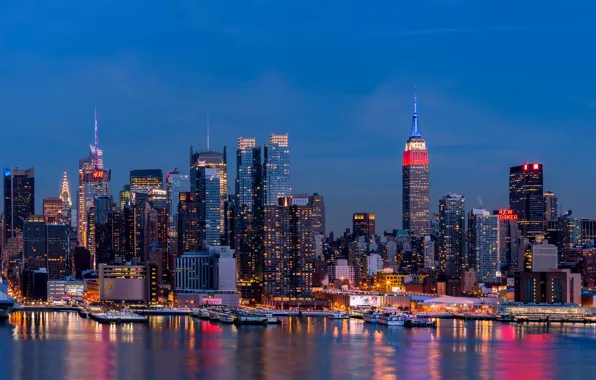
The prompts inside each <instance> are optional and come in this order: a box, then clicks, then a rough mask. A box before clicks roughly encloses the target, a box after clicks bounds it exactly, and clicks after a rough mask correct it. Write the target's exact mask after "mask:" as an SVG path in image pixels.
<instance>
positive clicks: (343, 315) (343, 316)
mask: <svg viewBox="0 0 596 380" xmlns="http://www.w3.org/2000/svg"><path fill="white" fill-rule="evenodd" d="M329 318H333V319H348V318H350V316H349V315H348V314H346V313H342V312H341V311H334V312H333V313H332V314H329Z"/></svg>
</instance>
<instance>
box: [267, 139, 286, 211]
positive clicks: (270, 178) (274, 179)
mask: <svg viewBox="0 0 596 380" xmlns="http://www.w3.org/2000/svg"><path fill="white" fill-rule="evenodd" d="M264 152H265V157H264V162H263V172H264V173H263V174H264V175H263V191H264V201H265V205H266V206H277V203H278V202H277V198H280V197H287V196H290V195H291V193H292V184H291V181H290V147H289V145H288V135H287V134H285V135H275V134H272V135H270V136H269V142H268V143H266V144H265V151H264Z"/></svg>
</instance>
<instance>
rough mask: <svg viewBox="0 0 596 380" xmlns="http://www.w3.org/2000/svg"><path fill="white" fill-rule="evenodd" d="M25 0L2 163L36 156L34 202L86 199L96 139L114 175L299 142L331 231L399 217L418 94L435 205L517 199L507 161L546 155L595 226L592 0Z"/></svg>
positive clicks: (15, 15)
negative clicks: (281, 139)
mask: <svg viewBox="0 0 596 380" xmlns="http://www.w3.org/2000/svg"><path fill="white" fill-rule="evenodd" d="M35 3H39V2H33V1H19V2H10V1H5V2H3V3H2V5H0V37H1V38H0V114H1V123H2V139H1V146H0V163H1V164H2V165H4V166H13V165H14V166H19V167H25V166H30V165H35V169H36V186H37V194H36V195H37V199H38V202H37V204H38V206H37V207H38V209H39V212H41V206H40V205H41V199H42V198H43V197H50V196H57V195H58V192H59V189H60V181H61V177H62V171H63V170H67V171H68V174H69V177H70V179H71V191H72V192H73V201H74V196H75V194H76V170H77V165H78V159H79V158H81V157H84V156H85V155H87V153H88V149H89V148H88V146H89V144H90V143H92V142H93V106H94V105H97V107H98V115H99V128H100V137H99V141H100V147H101V148H102V149H103V150H104V155H105V163H106V166H107V167H109V168H111V169H112V170H113V182H112V189H113V192H114V193H115V194H116V197H117V194H118V191H119V190H120V188H121V187H122V185H123V184H124V183H126V182H127V181H128V172H129V170H130V169H133V168H136V169H142V168H162V169H163V170H164V172H166V171H168V170H170V169H173V168H174V167H178V168H180V169H182V170H183V171H187V170H188V151H189V145H190V144H191V143H192V144H194V145H202V146H203V147H204V146H205V140H206V139H205V135H206V132H205V131H206V128H205V110H206V109H207V108H208V109H209V110H210V115H211V142H212V146H214V147H221V146H223V145H224V144H225V145H227V146H228V149H229V156H228V158H229V161H230V163H231V164H230V168H229V172H228V176H229V178H230V180H231V181H230V184H231V188H232V190H233V179H234V178H235V170H236V169H235V164H234V162H235V144H236V139H237V137H238V136H245V137H256V138H257V142H258V143H259V144H262V143H263V142H265V140H266V139H267V137H268V135H269V134H270V133H272V132H275V133H286V132H287V133H289V135H290V142H291V147H292V171H293V173H292V174H293V187H294V190H295V191H296V192H309V193H312V192H319V193H320V194H322V195H324V196H325V201H326V204H327V222H328V230H334V231H336V233H337V232H339V231H340V230H342V229H344V228H346V227H349V226H350V224H351V215H352V213H353V212H373V213H375V214H377V219H378V231H381V230H383V229H387V230H389V229H392V228H400V227H401V155H402V151H403V148H404V144H405V140H406V139H407V137H408V133H409V130H410V117H411V108H412V105H411V103H412V86H413V85H416V86H417V87H418V92H419V98H420V104H419V113H420V127H421V130H422V134H423V135H424V137H425V138H426V139H427V144H428V147H429V151H430V165H431V166H430V167H431V205H432V210H433V211H435V210H437V209H438V200H439V197H440V196H442V195H443V194H445V193H447V192H460V193H463V194H464V195H465V196H466V200H467V208H471V207H478V206H479V205H480V202H483V204H484V206H485V207H487V208H489V209H495V208H501V207H505V206H506V205H507V197H508V195H507V194H508V192H507V191H508V190H507V187H508V170H509V166H512V165H516V164H521V163H523V162H536V161H537V162H542V163H544V167H545V187H546V188H547V189H549V190H552V191H555V192H556V193H557V194H558V195H559V197H560V200H561V205H562V207H563V208H564V209H573V210H574V214H576V215H578V216H581V217H596V197H595V196H594V190H595V187H596V178H595V176H594V174H595V172H596V171H595V170H594V161H595V155H596V153H595V152H596V151H595V150H594V149H593V146H594V138H595V137H596V132H595V127H596V95H595V94H594V89H595V88H596V76H595V74H594V70H595V67H596V59H595V58H596V53H595V52H594V42H595V41H596V38H595V37H596V30H595V28H596V26H595V25H596V23H595V21H596V17H595V15H596V3H594V2H593V1H573V2H565V3H564V5H562V4H563V3H561V2H559V1H541V2H538V1H499V2H494V1H493V2H488V1H463V0H462V1H458V0H434V1H432V0H429V1H377V2H359V1H320V0H319V1H295V2H291V1H279V0H276V1H273V0H271V1H266V0H262V1H204V2H202V1H175V0H171V1H153V0H128V1H108V0H103V1H52V2H46V3H52V5H43V6H40V5H37V4H35Z"/></svg>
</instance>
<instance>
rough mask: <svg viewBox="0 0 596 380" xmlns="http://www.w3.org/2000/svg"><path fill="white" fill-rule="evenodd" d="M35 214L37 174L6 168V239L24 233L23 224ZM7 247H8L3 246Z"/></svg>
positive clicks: (31, 171) (28, 170)
mask: <svg viewBox="0 0 596 380" xmlns="http://www.w3.org/2000/svg"><path fill="white" fill-rule="evenodd" d="M33 214H35V173H34V168H33V167H31V168H29V169H25V170H18V169H7V168H4V237H5V240H4V242H6V239H9V238H11V237H15V236H16V235H17V234H18V233H20V232H22V231H23V223H24V222H25V220H26V219H27V218H28V217H29V215H33ZM3 246H6V245H3Z"/></svg>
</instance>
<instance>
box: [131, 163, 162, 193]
mask: <svg viewBox="0 0 596 380" xmlns="http://www.w3.org/2000/svg"><path fill="white" fill-rule="evenodd" d="M162 186H163V173H162V171H161V169H134V170H131V171H130V192H131V193H132V194H136V193H143V194H149V190H151V189H161V188H162Z"/></svg>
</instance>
